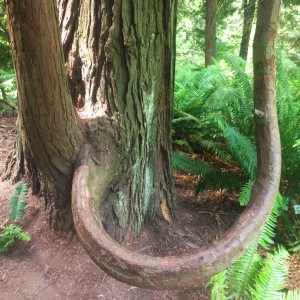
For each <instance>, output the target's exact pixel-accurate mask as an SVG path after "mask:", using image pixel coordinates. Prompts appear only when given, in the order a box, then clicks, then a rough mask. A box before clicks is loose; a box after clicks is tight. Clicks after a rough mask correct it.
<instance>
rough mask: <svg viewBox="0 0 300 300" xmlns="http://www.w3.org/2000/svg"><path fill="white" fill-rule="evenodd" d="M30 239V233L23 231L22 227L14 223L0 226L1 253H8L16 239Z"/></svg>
mask: <svg viewBox="0 0 300 300" xmlns="http://www.w3.org/2000/svg"><path fill="white" fill-rule="evenodd" d="M16 239H19V240H22V241H30V235H29V234H28V233H27V232H23V231H22V228H21V227H19V226H15V225H13V224H11V225H9V226H6V227H4V226H0V254H1V253H6V252H8V250H9V247H10V246H11V245H12V244H14V243H15V240H16Z"/></svg>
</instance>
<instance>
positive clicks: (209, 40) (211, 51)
mask: <svg viewBox="0 0 300 300" xmlns="http://www.w3.org/2000/svg"><path fill="white" fill-rule="evenodd" d="M216 22H217V0H206V1H205V66H206V67H207V66H209V65H211V64H212V63H213V59H215V58H216V52H217V44H216V43H217V24H216Z"/></svg>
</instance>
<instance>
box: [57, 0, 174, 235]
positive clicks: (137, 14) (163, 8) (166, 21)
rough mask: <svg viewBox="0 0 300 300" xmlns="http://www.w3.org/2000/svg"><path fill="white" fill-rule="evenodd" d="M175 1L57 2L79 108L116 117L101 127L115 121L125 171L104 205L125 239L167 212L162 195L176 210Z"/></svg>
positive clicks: (113, 230) (109, 225)
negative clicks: (162, 210) (173, 122)
mask: <svg viewBox="0 0 300 300" xmlns="http://www.w3.org/2000/svg"><path fill="white" fill-rule="evenodd" d="M79 4H80V5H79ZM175 4H176V1H158V0H157V1H100V3H99V4H96V3H94V2H92V5H90V2H88V1H86V2H80V3H79V1H75V0H60V1H58V7H59V12H60V13H59V16H60V17H59V24H60V28H61V34H62V43H63V46H64V55H65V58H66V60H67V72H68V78H69V85H70V89H71V93H72V97H73V102H74V104H75V105H76V107H77V108H78V114H79V116H80V117H81V118H82V120H84V119H87V120H88V119H90V118H94V119H95V120H100V119H99V118H100V117H101V118H103V120H105V117H108V118H110V119H111V122H112V125H108V124H107V122H106V121H104V123H105V124H106V125H103V122H102V121H100V123H101V122H102V125H101V126H102V127H103V126H104V127H106V126H108V127H107V130H108V131H110V128H109V127H110V126H114V130H115V131H118V135H119V136H118V137H116V141H117V143H119V144H121V145H122V155H123V156H122V161H123V169H124V173H123V174H122V176H120V177H119V182H117V183H115V186H114V187H112V189H114V190H115V193H114V194H111V195H110V198H109V199H107V201H106V202H105V209H103V210H102V220H103V223H104V224H105V228H106V229H107V230H108V232H109V233H110V234H111V235H112V236H113V237H115V238H116V239H117V240H119V241H125V240H129V239H130V238H131V237H133V236H135V235H136V234H137V233H138V232H139V231H140V230H141V228H142V225H143V223H144V221H145V219H146V218H148V219H152V218H154V217H155V216H156V215H157V214H158V213H160V203H161V202H162V201H166V202H167V204H168V207H169V209H170V211H174V208H175V204H174V203H175V197H174V189H173V179H172V173H171V168H170V167H171V160H170V155H171V119H172V111H173V107H172V105H173V104H172V103H173V96H172V95H173V82H174V52H175V7H176V5H175ZM68 7H72V10H70V9H69V10H68V9H66V8H68ZM76 18H77V19H76ZM75 19H76V21H74V20H75ZM95 124H96V123H95ZM90 130H92V132H93V134H91V133H90V134H88V136H89V137H92V136H94V137H95V136H96V135H97V130H95V128H94V127H93V126H92V127H89V129H88V130H87V131H90ZM89 142H90V143H91V144H93V145H94V146H95V142H93V141H90V140H89ZM99 143H101V141H99Z"/></svg>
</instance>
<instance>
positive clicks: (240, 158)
mask: <svg viewBox="0 0 300 300" xmlns="http://www.w3.org/2000/svg"><path fill="white" fill-rule="evenodd" d="M219 126H220V128H221V129H222V131H223V133H224V137H225V139H226V142H227V147H228V148H229V150H230V152H231V154H232V156H233V157H234V158H235V159H236V161H237V162H238V163H239V165H240V167H241V169H242V170H244V171H245V172H246V173H247V174H248V176H249V177H250V178H251V179H254V178H255V175H256V165H257V156H256V148H255V146H254V144H253V143H252V142H251V141H250V140H249V139H248V138H247V137H246V136H244V135H242V134H241V133H239V132H238V130H237V129H235V128H233V127H231V126H229V125H227V124H226V123H224V122H222V121H221V120H219Z"/></svg>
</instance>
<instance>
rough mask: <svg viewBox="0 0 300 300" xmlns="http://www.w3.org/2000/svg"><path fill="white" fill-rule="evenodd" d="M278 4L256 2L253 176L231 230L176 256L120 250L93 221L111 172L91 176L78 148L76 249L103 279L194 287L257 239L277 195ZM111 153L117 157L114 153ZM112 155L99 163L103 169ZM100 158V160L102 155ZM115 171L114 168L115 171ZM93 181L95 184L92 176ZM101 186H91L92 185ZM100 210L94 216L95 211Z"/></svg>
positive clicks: (85, 154)
mask: <svg viewBox="0 0 300 300" xmlns="http://www.w3.org/2000/svg"><path fill="white" fill-rule="evenodd" d="M279 8H280V0H259V5H258V20H257V28H256V35H255V41H254V49H255V52H254V77H255V80H254V81H255V83H254V95H255V96H254V114H255V125H256V140H257V155H258V172H257V178H256V181H255V184H254V187H253V190H252V194H251V200H250V203H249V205H248V206H247V208H246V209H245V211H244V212H243V213H242V215H241V216H240V217H239V219H238V220H237V222H236V223H235V224H234V225H233V227H232V228H231V229H230V230H229V231H228V232H227V233H226V234H224V235H223V236H222V237H220V238H219V239H218V240H216V241H215V242H214V243H213V244H212V245H211V246H209V247H208V248H205V249H200V250H199V251H198V252H196V253H191V254H189V255H186V256H178V257H164V258H161V257H150V256H147V255H143V254H140V253H133V252H130V251H128V250H127V249H124V248H122V246H121V245H119V244H118V243H116V242H115V241H114V240H113V239H111V237H110V236H109V235H108V234H107V233H106V231H105V230H104V228H103V226H102V223H101V222H99V215H101V207H100V206H99V205H98V202H99V197H100V199H101V198H105V197H106V195H107V189H105V188H103V187H105V186H109V184H107V183H108V182H111V181H114V178H115V174H114V173H113V172H112V171H108V172H105V173H101V174H99V173H97V172H95V170H96V169H97V166H96V164H97V163H96V162H95V159H93V155H91V154H90V153H91V149H90V148H89V147H85V148H83V150H82V151H81V154H80V156H79V158H78V166H77V168H76V172H75V175H74V180H73V188H72V210H73V214H74V224H75V227H76V231H77V233H78V235H79V238H80V240H81V241H82V244H83V245H84V247H85V249H86V250H87V252H88V253H89V255H90V256H91V257H92V258H93V260H94V261H95V262H96V263H97V264H98V265H99V266H100V267H101V268H103V269H104V270H105V271H106V272H107V273H108V274H110V275H111V276H113V277H115V278H116V279H118V280H120V281H123V282H126V283H128V284H131V285H136V286H140V287H143V288H153V289H175V288H186V287H191V286H197V285H199V284H200V283H201V282H202V281H203V280H204V279H207V278H209V277H211V276H212V275H215V274H216V273H218V272H220V271H222V270H224V269H225V268H227V267H229V266H230V265H231V264H232V263H233V262H234V261H236V260H237V259H238V258H239V257H240V256H241V255H242V254H243V253H244V252H245V251H246V250H247V249H248V248H249V247H250V246H251V245H252V244H253V243H254V242H255V240H256V239H257V237H258V236H259V234H260V232H261V230H262V228H263V227H264V225H265V222H266V220H267V218H268V216H269V214H270V213H271V210H272V208H273V205H274V202H275V199H276V195H277V192H278V187H279V182H280V171H281V149H280V138H279V129H278V123H277V114H276V86H275V83H276V82H275V77H276V76H275V47H274V40H275V37H276V33H277V26H278V18H279ZM114 151H116V153H117V152H118V150H117V148H115V150H114ZM113 157H114V154H108V155H107V156H106V159H105V160H104V161H105V162H106V163H107V164H108V165H111V163H110V161H113ZM102 159H103V155H102ZM100 163H102V164H104V162H100ZM118 168H119V167H118V166H116V168H115V169H118ZM97 176H98V177H99V179H96V177H97ZM95 181H96V182H102V183H103V184H101V185H98V186H96V185H95V184H94V182H95ZM99 208H100V211H99Z"/></svg>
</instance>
